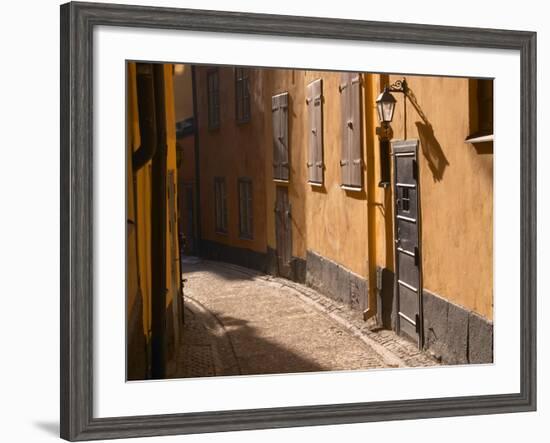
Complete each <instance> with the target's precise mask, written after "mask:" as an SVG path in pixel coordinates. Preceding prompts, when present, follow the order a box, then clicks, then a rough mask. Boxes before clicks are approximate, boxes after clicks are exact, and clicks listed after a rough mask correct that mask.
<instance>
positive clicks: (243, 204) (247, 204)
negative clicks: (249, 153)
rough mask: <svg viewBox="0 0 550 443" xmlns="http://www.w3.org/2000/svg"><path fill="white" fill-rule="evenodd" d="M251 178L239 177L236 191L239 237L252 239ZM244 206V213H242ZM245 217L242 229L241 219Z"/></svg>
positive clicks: (252, 191)
mask: <svg viewBox="0 0 550 443" xmlns="http://www.w3.org/2000/svg"><path fill="white" fill-rule="evenodd" d="M244 187H246V188H247V195H246V201H243V197H244V196H243V188H244ZM253 189H254V188H253V185H252V179H251V178H250V177H239V179H238V180H237V192H238V196H239V238H242V239H245V240H252V239H253V238H254V204H253V195H254V190H253ZM243 208H246V214H243V212H244V211H243ZM244 217H246V225H247V226H246V228H247V230H246V231H245V230H243V219H244Z"/></svg>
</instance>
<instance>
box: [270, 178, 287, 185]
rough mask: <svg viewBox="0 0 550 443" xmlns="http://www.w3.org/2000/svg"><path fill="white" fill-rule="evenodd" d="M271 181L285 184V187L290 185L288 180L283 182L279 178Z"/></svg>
mask: <svg viewBox="0 0 550 443" xmlns="http://www.w3.org/2000/svg"><path fill="white" fill-rule="evenodd" d="M273 181H274V182H275V183H282V184H285V185H288V184H289V183H290V180H283V179H281V178H274V179H273Z"/></svg>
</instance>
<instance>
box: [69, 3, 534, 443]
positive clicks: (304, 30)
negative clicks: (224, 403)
mask: <svg viewBox="0 0 550 443" xmlns="http://www.w3.org/2000/svg"><path fill="white" fill-rule="evenodd" d="M97 26H114V27H131V28H143V29H171V30H192V31H197V32H227V33H238V34H252V35H253V34H260V35H270V36H281V37H297V38H321V39H338V40H342V39H344V40H350V41H353V40H356V41H372V42H380V43H402V44H419V45H436V46H448V47H463V48H464V47H465V48H473V49H474V48H490V49H507V50H514V51H518V52H519V54H520V64H521V74H520V75H521V79H520V92H521V104H520V108H521V109H520V115H521V121H520V128H521V134H520V147H519V150H520V156H521V161H520V199H521V214H520V224H521V226H520V239H519V241H520V250H521V256H520V263H521V267H520V278H521V283H520V294H519V298H520V322H521V336H520V362H519V364H520V392H519V393H513V394H509V393H502V394H498V395H483V396H460V397H445V398H425V399H418V400H398V401H381V402H364V403H348V404H322V405H310V406H298V407H296V406H292V407H282V408H268V409H252V410H231V411H204V412H193V413H176V414H163V415H139V416H125V417H107V418H97V417H94V414H93V402H94V371H93V313H94V311H93V284H94V266H93V264H94V251H93V240H94V239H93V225H94V205H93V189H94V174H93V170H92V165H93V156H94V152H93V151H94V150H93V140H92V135H93V115H94V103H93V88H92V85H93V82H92V78H93V53H94V47H93V45H94V40H93V29H94V27H97ZM60 100H61V128H60V131H61V165H60V170H61V182H60V187H61V196H60V197H61V205H60V217H61V275H60V279H61V305H60V316H61V342H60V346H61V348H60V350H61V352H60V355H61V362H60V364H61V372H60V376H61V378H60V380H61V393H60V395H61V411H60V413H61V428H60V430H61V437H62V438H64V439H67V440H70V441H76V440H91V439H106V438H124V437H145V436H153V435H174V434H189V433H202V432H220V431H237V430H247V429H265V428H281V427H293V426H314V425H328V424H344V423H360V422H371V421H382V420H403V419H419V418H430V417H448V416H460V415H480V414H496V413H510V412H522V411H523V412H524V411H534V410H536V33H533V32H525V31H508V30H495V29H477V28H459V27H446V26H433V25H419V24H403V23H383V22H368V21H356V20H342V19H331V18H312V17H294V16H278V15H265V14H251V13H234V12H218V11H201V10H186V9H174V8H157V7H144V6H123V5H114V4H99V3H95V4H92V3H68V4H65V5H62V6H61V97H60Z"/></svg>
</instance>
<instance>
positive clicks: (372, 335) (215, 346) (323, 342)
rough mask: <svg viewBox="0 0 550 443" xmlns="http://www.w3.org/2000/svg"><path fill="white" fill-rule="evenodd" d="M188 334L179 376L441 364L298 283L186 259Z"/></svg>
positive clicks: (185, 324) (178, 370) (392, 333)
mask: <svg viewBox="0 0 550 443" xmlns="http://www.w3.org/2000/svg"><path fill="white" fill-rule="evenodd" d="M184 269H185V272H184V278H186V279H187V283H186V284H185V289H184V294H185V295H184V299H185V309H184V332H183V340H182V346H181V348H180V350H179V358H178V362H177V365H176V368H175V373H174V374H173V377H177V378H181V377H201V376H213V375H239V374H242V375H251V374H274V373H293V372H294V373H295V372H314V371H338V370H354V369H371V368H384V367H416V366H430V365H436V364H438V362H437V361H436V360H435V359H433V358H431V357H430V356H429V355H427V354H425V353H423V352H419V351H418V349H417V348H416V346H415V345H414V344H412V343H409V342H408V341H406V340H404V339H402V338H400V337H398V336H397V335H396V334H395V333H394V332H392V331H388V330H376V329H375V328H373V327H372V325H370V327H369V326H368V325H369V324H370V323H365V322H364V321H363V319H362V318H361V314H360V313H359V312H355V311H351V310H349V309H348V308H346V307H344V306H342V305H338V304H337V303H336V302H334V301H333V300H332V299H329V298H328V297H325V296H323V295H321V294H319V293H317V292H315V291H313V290H312V289H310V288H308V287H306V286H303V285H299V284H297V283H294V282H291V281H288V280H285V279H281V278H277V277H272V276H268V275H263V274H259V273H256V272H255V271H251V270H249V269H246V268H242V267H239V266H235V265H229V264H226V263H221V262H212V261H206V260H200V259H195V258H186V259H184Z"/></svg>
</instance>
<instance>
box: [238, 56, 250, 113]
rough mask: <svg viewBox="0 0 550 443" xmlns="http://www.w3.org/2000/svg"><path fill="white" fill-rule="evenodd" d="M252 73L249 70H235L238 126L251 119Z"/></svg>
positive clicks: (242, 68)
mask: <svg viewBox="0 0 550 443" xmlns="http://www.w3.org/2000/svg"><path fill="white" fill-rule="evenodd" d="M250 102H251V100H250V71H249V69H248V68H244V67H238V68H235V120H236V121H237V123H238V124H241V123H247V122H249V121H250V119H251V103H250Z"/></svg>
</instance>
